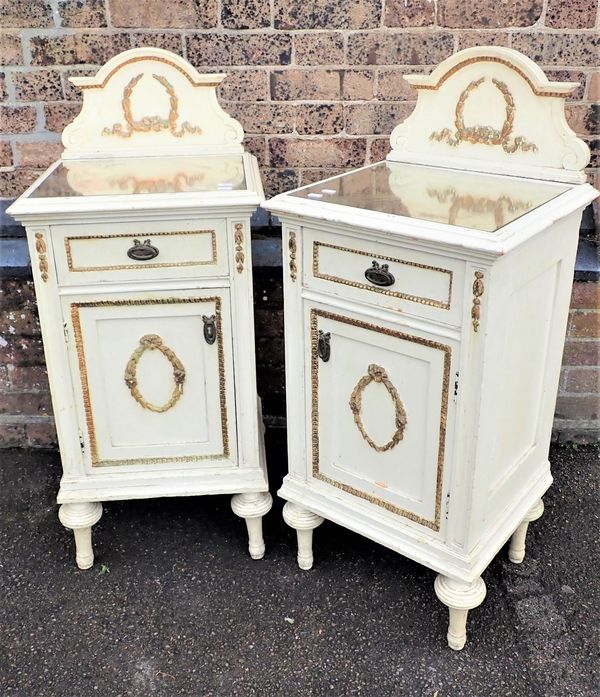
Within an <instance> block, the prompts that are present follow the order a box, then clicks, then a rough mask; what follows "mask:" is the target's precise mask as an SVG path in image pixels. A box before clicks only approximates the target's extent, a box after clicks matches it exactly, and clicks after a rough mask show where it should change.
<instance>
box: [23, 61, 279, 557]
mask: <svg viewBox="0 0 600 697" xmlns="http://www.w3.org/2000/svg"><path fill="white" fill-rule="evenodd" d="M224 77H225V76H224V75H215V74H211V75H200V74H198V73H197V72H196V71H195V70H194V68H192V66H190V65H189V64H188V63H186V62H185V61H183V60H182V59H181V58H180V57H178V56H176V55H173V54H171V53H168V52H166V51H162V50H155V49H134V50H132V51H127V52H125V53H123V54H121V55H120V56H117V57H115V58H113V59H112V60H111V61H109V62H108V63H107V64H106V65H105V66H104V67H103V68H101V70H100V71H99V72H98V74H97V75H96V76H95V77H93V78H76V79H74V81H75V82H76V84H77V85H79V86H80V87H81V88H82V89H83V95H84V105H83V110H82V112H81V114H80V115H79V116H78V117H77V118H76V119H75V121H74V122H73V123H72V124H70V125H69V126H68V127H67V128H66V129H65V132H64V134H63V143H64V145H65V152H64V154H63V158H62V160H61V161H60V162H57V163H56V164H55V165H53V166H52V167H51V168H50V169H49V170H48V171H47V172H46V173H45V174H44V175H42V177H41V178H40V179H39V180H38V181H37V182H36V183H35V184H34V185H33V186H32V187H31V188H30V189H29V190H28V191H27V192H25V194H23V196H22V197H21V198H20V199H19V200H18V201H17V202H15V203H14V204H13V206H12V207H11V209H10V213H11V214H12V215H13V216H14V217H15V218H17V219H19V220H21V221H23V222H24V224H25V225H26V228H27V235H28V239H29V244H30V251H31V259H32V268H33V274H34V280H35V287H36V295H37V300H38V307H39V311H40V322H41V326H42V335H43V340H44V348H45V352H46V361H47V367H48V376H49V379H50V386H51V391H52V400H53V405H54V414H55V417H56V428H57V432H58V438H59V444H60V450H61V458H62V464H63V477H62V480H61V484H60V491H59V494H58V501H59V503H61V504H62V505H61V508H60V514H59V515H60V519H61V521H62V522H63V524H64V525H65V526H66V527H68V528H72V529H73V530H74V532H75V541H76V548H77V555H76V556H77V563H78V565H79V566H80V568H88V567H90V566H91V565H92V563H93V553H92V546H91V526H92V525H93V524H94V523H95V522H96V521H97V520H98V519H99V518H100V516H101V514H102V504H101V502H102V501H107V500H114V499H129V498H145V497H160V496H188V495H200V494H227V493H232V494H235V495H234V497H233V499H232V508H233V510H234V512H235V513H236V514H238V515H239V516H241V517H243V518H245V519H246V522H247V527H248V533H249V538H250V542H249V550H250V554H251V555H252V557H253V558H260V557H262V555H263V554H264V543H263V538H262V530H261V520H262V516H263V515H264V514H265V513H266V512H267V511H268V510H269V509H270V507H271V497H270V495H269V493H268V486H267V473H266V466H265V459H264V447H263V441H262V439H263V432H262V431H263V429H262V416H261V412H260V403H259V401H258V400H257V395H256V384H255V382H256V380H255V363H254V352H253V345H254V330H253V321H252V277H251V257H250V215H251V214H252V212H253V210H254V209H255V207H256V205H257V204H259V203H260V202H261V201H262V200H263V195H262V187H261V184H260V178H259V173H258V167H257V164H256V160H255V158H254V157H252V156H251V155H249V154H247V153H245V152H244V151H243V148H242V145H241V140H242V137H243V132H242V130H241V127H240V125H239V124H238V123H237V121H234V120H233V119H232V118H230V117H229V116H228V115H227V114H225V113H224V112H223V111H222V110H221V108H220V107H219V105H218V102H217V100H216V94H215V88H216V86H217V85H218V84H219V83H220V82H221V81H222V80H223V78H224Z"/></svg>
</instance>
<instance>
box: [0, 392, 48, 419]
mask: <svg viewBox="0 0 600 697" xmlns="http://www.w3.org/2000/svg"><path fill="white" fill-rule="evenodd" d="M0 414H23V415H36V416H48V415H49V414H52V404H51V402H50V394H49V393H44V392H21V393H14V392H6V393H5V394H2V395H0Z"/></svg>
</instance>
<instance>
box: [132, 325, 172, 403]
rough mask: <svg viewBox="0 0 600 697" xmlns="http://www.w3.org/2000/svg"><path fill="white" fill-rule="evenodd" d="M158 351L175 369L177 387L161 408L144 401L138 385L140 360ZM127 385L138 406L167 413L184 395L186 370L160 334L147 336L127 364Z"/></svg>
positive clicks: (142, 339)
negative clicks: (146, 354) (145, 355)
mask: <svg viewBox="0 0 600 697" xmlns="http://www.w3.org/2000/svg"><path fill="white" fill-rule="evenodd" d="M154 349H158V350H159V351H160V352H161V353H162V355H163V356H164V357H165V358H166V359H167V360H168V361H169V363H170V364H171V366H172V368H173V380H174V382H175V387H174V388H173V392H172V394H171V397H170V398H169V400H168V401H167V402H165V403H164V404H163V405H161V406H156V405H155V404H152V403H151V402H148V401H147V400H145V399H144V397H143V396H142V394H141V392H140V391H139V389H138V384H137V367H138V363H139V362H140V358H141V357H142V355H143V354H144V352H145V351H153V350H154ZM124 377H125V384H126V385H127V387H128V388H129V391H130V392H131V396H132V397H133V398H134V399H135V401H136V402H138V404H140V405H141V406H142V407H143V408H144V409H148V410H149V411H154V412H156V413H158V414H162V413H163V412H165V411H169V409H171V407H173V406H175V404H176V403H177V401H178V400H179V398H180V397H181V395H182V394H183V383H184V381H185V368H184V367H183V364H182V363H181V361H180V360H179V358H177V356H176V355H175V352H174V351H173V350H172V349H170V348H169V347H168V346H165V344H164V343H163V340H162V339H161V337H160V336H158V334H145V335H144V336H143V337H142V338H141V339H140V345H139V346H138V347H137V348H136V349H135V351H134V352H133V353H132V354H131V358H130V359H129V361H128V362H127V366H126V367H125V376H124Z"/></svg>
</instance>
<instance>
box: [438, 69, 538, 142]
mask: <svg viewBox="0 0 600 697" xmlns="http://www.w3.org/2000/svg"><path fill="white" fill-rule="evenodd" d="M484 81H485V78H484V77H480V78H479V80H473V81H472V82H470V83H469V84H468V85H467V87H466V89H464V90H463V91H462V93H461V95H460V97H459V98H458V102H457V103H456V110H455V121H454V125H455V126H456V132H455V133H454V134H453V133H452V131H451V130H450V129H449V128H444V129H443V130H441V131H434V132H433V133H431V135H430V136H429V140H436V141H438V142H446V143H448V145H451V146H452V147H456V146H457V145H459V144H460V143H461V142H468V143H480V144H483V145H501V146H502V149H503V150H504V152H506V153H509V154H512V153H514V152H516V151H517V150H522V151H523V152H527V151H532V152H536V151H537V149H538V148H537V145H536V144H535V143H530V142H529V141H527V140H525V138H523V136H516V137H514V138H511V133H512V130H513V126H514V121H515V102H514V99H513V96H512V94H511V93H510V91H509V89H508V87H507V86H506V84H505V83H504V82H501V81H500V80H496V79H495V78H492V82H493V83H494V85H495V86H496V88H497V89H498V90H499V91H500V93H501V94H502V96H503V97H504V103H505V105H506V116H505V119H504V123H503V124H502V128H501V129H500V130H497V129H496V128H492V127H491V126H465V120H464V110H465V104H466V102H467V99H468V98H469V96H470V95H471V92H473V91H474V90H476V89H477V88H478V87H479V86H480V85H481V83H482V82H484Z"/></svg>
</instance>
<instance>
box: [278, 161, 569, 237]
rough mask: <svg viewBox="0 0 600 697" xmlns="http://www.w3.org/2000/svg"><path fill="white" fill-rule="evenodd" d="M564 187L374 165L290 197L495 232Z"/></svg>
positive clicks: (393, 164)
mask: <svg viewBox="0 0 600 697" xmlns="http://www.w3.org/2000/svg"><path fill="white" fill-rule="evenodd" d="M569 188H570V187H569V186H568V185H564V184H555V183H553V182H540V181H536V180H534V179H517V178H515V177H503V176H498V175H492V174H478V173H475V172H461V171H459V170H449V169H442V168H437V167H426V166H424V165H411V164H405V163H402V162H378V163H377V164H375V165H372V166H371V167H366V168H364V169H360V170H355V171H354V172H349V173H348V174H342V175H340V176H339V177H335V178H334V179H330V180H328V181H327V182H325V183H323V182H321V183H318V184H313V185H312V186H309V187H306V188H304V189H300V190H298V191H294V192H292V194H291V195H292V196H297V197H299V198H306V199H313V200H315V201H321V202H323V203H335V204H338V205H340V206H350V207H352V208H362V209H365V210H371V211H379V212H382V213H391V214H393V215H401V216H405V217H407V218H415V219H417V220H430V221H432V222H437V223H446V224H449V225H457V226H460V227H465V228H471V229H473V230H482V231H484V232H496V231H497V230H499V229H500V228H501V227H503V226H504V225H506V224H507V223H510V222H512V221H513V220H516V219H517V218H519V217H520V216H522V215H524V214H525V213H528V212H529V211H532V210H533V209H534V208H537V207H538V206H541V205H542V204H543V203H547V202H548V201H550V200H552V199H553V198H555V197H556V196H559V195H560V194H562V193H564V192H565V191H568V190H569Z"/></svg>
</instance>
